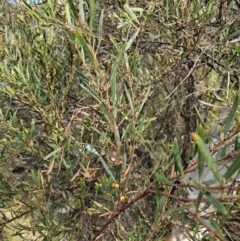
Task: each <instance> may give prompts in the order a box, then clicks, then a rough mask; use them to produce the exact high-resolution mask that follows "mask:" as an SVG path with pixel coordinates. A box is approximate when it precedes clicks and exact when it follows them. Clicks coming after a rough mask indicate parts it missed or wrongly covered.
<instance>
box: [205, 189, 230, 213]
mask: <svg viewBox="0 0 240 241" xmlns="http://www.w3.org/2000/svg"><path fill="white" fill-rule="evenodd" d="M205 196H206V198H207V200H208V201H209V202H210V203H211V204H212V205H213V206H214V207H215V208H216V209H217V211H218V212H220V213H222V214H223V215H227V214H228V211H227V209H226V208H225V207H224V206H223V204H222V203H221V202H220V201H219V200H217V199H216V198H215V197H214V196H212V195H211V194H210V193H209V192H206V193H205Z"/></svg>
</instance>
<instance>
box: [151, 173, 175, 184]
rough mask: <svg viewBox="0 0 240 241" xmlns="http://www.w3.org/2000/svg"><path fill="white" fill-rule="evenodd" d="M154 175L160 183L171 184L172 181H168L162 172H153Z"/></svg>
mask: <svg viewBox="0 0 240 241" xmlns="http://www.w3.org/2000/svg"><path fill="white" fill-rule="evenodd" d="M154 176H155V177H156V178H157V180H158V181H159V182H160V183H162V184H168V185H173V182H172V181H169V180H168V179H167V178H166V177H165V176H164V175H163V174H162V173H158V172H154Z"/></svg>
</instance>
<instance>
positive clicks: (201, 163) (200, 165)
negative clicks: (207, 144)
mask: <svg viewBox="0 0 240 241" xmlns="http://www.w3.org/2000/svg"><path fill="white" fill-rule="evenodd" d="M197 134H198V135H199V136H200V137H201V138H202V140H205V132H204V129H203V126H202V125H199V126H198V127H197ZM198 151H199V149H198ZM203 167H204V158H203V156H202V155H201V154H199V155H198V173H199V176H198V178H199V180H200V178H201V176H202V173H203Z"/></svg>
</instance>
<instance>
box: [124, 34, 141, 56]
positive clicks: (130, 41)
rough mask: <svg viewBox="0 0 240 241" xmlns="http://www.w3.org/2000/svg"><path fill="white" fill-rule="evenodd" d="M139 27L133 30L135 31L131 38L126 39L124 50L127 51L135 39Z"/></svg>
mask: <svg viewBox="0 0 240 241" xmlns="http://www.w3.org/2000/svg"><path fill="white" fill-rule="evenodd" d="M139 31H140V29H137V31H135V33H134V34H133V35H132V36H131V38H130V39H129V40H128V42H127V45H126V48H125V51H127V50H128V49H129V48H130V47H131V46H132V44H133V42H134V41H135V39H136V38H137V36H138V33H139Z"/></svg>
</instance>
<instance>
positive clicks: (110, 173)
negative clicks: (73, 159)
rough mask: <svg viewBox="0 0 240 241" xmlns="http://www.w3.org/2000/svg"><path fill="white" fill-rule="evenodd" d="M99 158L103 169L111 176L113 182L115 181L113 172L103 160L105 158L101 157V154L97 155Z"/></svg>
mask: <svg viewBox="0 0 240 241" xmlns="http://www.w3.org/2000/svg"><path fill="white" fill-rule="evenodd" d="M99 160H100V161H101V163H102V165H103V167H104V169H105V171H106V172H107V174H108V175H109V176H110V177H111V178H112V180H113V181H114V182H117V181H116V179H115V177H114V175H113V173H112V171H111V169H110V167H109V166H108V164H107V163H106V162H105V160H104V159H103V157H102V156H101V155H99Z"/></svg>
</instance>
